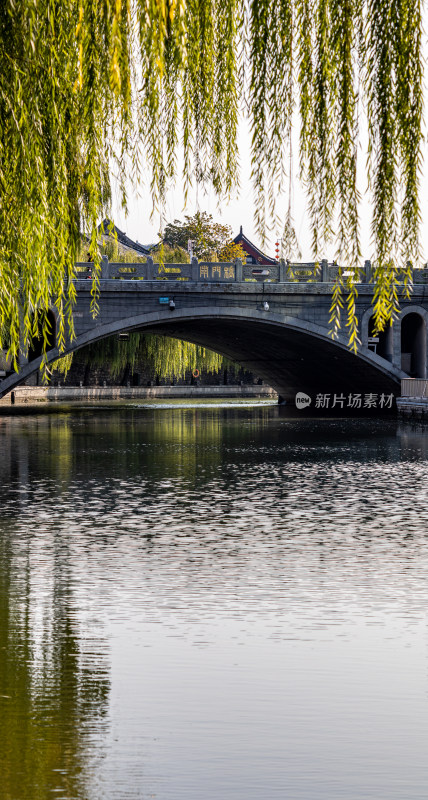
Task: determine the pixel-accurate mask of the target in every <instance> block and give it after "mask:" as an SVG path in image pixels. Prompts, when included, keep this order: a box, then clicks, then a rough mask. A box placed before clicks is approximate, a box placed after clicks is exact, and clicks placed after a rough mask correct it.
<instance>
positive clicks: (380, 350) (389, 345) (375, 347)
mask: <svg viewBox="0 0 428 800" xmlns="http://www.w3.org/2000/svg"><path fill="white" fill-rule="evenodd" d="M368 348H369V350H372V352H373V353H376V355H378V356H380V357H381V358H385V359H386V360H387V361H390V362H391V363H392V354H393V337H392V325H388V326H387V327H386V328H384V330H383V331H378V332H376V324H375V317H374V315H372V316H371V317H370V320H369V328H368Z"/></svg>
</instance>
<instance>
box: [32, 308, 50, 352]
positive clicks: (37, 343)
mask: <svg viewBox="0 0 428 800" xmlns="http://www.w3.org/2000/svg"><path fill="white" fill-rule="evenodd" d="M46 319H47V322H48V330H49V333H48V340H47V343H46V350H47V351H48V350H52V348H53V347H55V345H56V318H55V314H54V312H53V311H52V310H51V309H49V311H48V312H47V314H46ZM42 352H43V336H42V321H41V320H40V319H39V324H38V332H37V335H36V336H33V338H32V339H31V343H30V347H29V349H28V360H29V361H34V359H35V358H39V356H41V355H42Z"/></svg>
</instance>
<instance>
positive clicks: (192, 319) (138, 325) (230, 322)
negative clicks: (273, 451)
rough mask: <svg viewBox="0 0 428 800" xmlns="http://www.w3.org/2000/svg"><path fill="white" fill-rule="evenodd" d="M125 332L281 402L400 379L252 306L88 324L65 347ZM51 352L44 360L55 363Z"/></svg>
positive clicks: (315, 329) (308, 327)
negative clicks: (157, 336)
mask: <svg viewBox="0 0 428 800" xmlns="http://www.w3.org/2000/svg"><path fill="white" fill-rule="evenodd" d="M125 331H141V332H142V333H144V332H146V333H149V332H150V333H163V334H165V335H168V336H173V337H175V338H180V339H186V340H187V341H190V342H194V343H195V344H200V345H203V346H205V347H209V348H210V349H212V350H215V351H217V352H219V353H221V354H223V355H225V356H227V357H228V358H231V359H233V360H235V361H237V362H238V363H241V364H242V365H243V366H244V367H246V368H247V369H249V370H251V371H252V372H254V373H255V374H257V375H259V376H260V377H261V378H263V379H264V380H265V381H266V382H267V383H269V384H270V385H271V386H273V387H274V388H275V389H276V390H277V391H278V392H279V394H280V395H281V396H282V397H284V398H286V399H289V400H291V399H294V395H295V393H296V392H298V391H303V392H306V393H307V394H309V395H311V396H313V395H314V394H316V393H326V394H342V393H343V394H346V393H349V392H373V393H376V392H394V393H395V394H397V393H398V392H399V382H400V379H401V377H404V376H403V373H402V372H401V370H400V369H398V368H397V367H394V366H393V365H392V364H391V363H389V362H388V361H386V360H385V359H384V358H382V357H380V356H379V355H378V354H376V353H373V352H371V351H370V349H369V348H368V347H367V346H362V347H361V348H360V350H359V352H358V354H357V355H355V354H354V353H352V352H350V350H349V348H348V343H347V340H346V338H345V337H344V336H340V337H339V338H338V339H336V340H332V339H331V337H330V336H329V334H328V330H327V329H325V328H323V327H321V326H319V325H316V324H314V323H311V322H308V321H306V320H301V319H298V318H296V317H293V316H292V315H290V314H286V313H276V312H273V311H264V310H263V309H259V308H254V307H253V308H244V307H242V306H236V307H232V308H231V306H230V305H225V306H224V307H222V306H221V305H205V306H199V307H195V306H194V305H192V306H188V307H186V306H185V305H183V306H180V307H176V308H175V310H174V311H171V310H170V309H169V308H159V309H157V310H156V311H150V312H147V311H145V312H142V313H139V314H134V315H132V316H128V317H122V318H119V317H118V318H117V319H116V320H114V321H110V322H108V323H105V324H97V320H94V325H93V327H91V328H90V329H88V330H86V331H85V332H83V333H81V334H80V335H79V336H78V337H77V338H76V339H75V340H74V341H73V342H72V343H70V344H69V346H68V348H67V350H66V352H73V351H74V350H78V349H80V348H82V347H84V346H85V345H87V344H90V343H91V342H95V341H98V340H100V339H103V338H105V337H107V336H111V335H113V334H118V333H121V332H125ZM58 356H59V353H58V350H57V349H56V348H53V349H52V350H51V351H50V352H49V358H50V359H51V360H54V359H56V358H58ZM40 361H41V359H40V358H36V359H34V361H32V362H31V363H29V364H27V365H25V367H23V369H22V370H21V372H20V373H19V374H18V375H16V376H10V377H9V378H7V379H5V380H4V381H3V382H2V384H1V385H0V392H1V394H5V393H6V392H7V391H9V390H10V389H12V388H13V387H14V386H16V385H18V384H19V383H21V382H22V381H24V380H25V379H26V378H27V377H29V375H30V374H31V373H32V372H34V371H35V370H37V369H38V366H39V364H40Z"/></svg>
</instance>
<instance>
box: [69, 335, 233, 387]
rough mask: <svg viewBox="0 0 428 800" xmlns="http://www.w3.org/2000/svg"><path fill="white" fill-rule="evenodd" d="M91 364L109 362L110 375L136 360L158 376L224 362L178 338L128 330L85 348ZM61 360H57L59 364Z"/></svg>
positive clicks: (178, 374) (214, 368)
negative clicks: (119, 335)
mask: <svg viewBox="0 0 428 800" xmlns="http://www.w3.org/2000/svg"><path fill="white" fill-rule="evenodd" d="M85 350H86V353H87V359H88V361H89V362H90V363H91V364H93V365H98V366H106V365H107V366H108V368H109V370H110V373H111V375H112V377H113V378H118V377H119V376H120V374H121V373H122V372H123V371H124V369H125V368H126V367H129V368H130V371H131V372H133V371H134V369H135V366H136V365H137V364H138V363H144V364H146V365H147V366H148V367H150V368H151V369H152V370H153V372H154V373H155V374H156V375H158V376H159V377H160V378H167V379H168V378H184V377H185V375H186V373H188V372H189V371H190V370H192V371H193V370H195V369H199V370H200V371H201V370H206V371H207V372H211V373H217V372H219V371H220V369H221V367H222V365H223V358H222V356H220V355H218V354H217V353H213V352H212V351H211V350H206V349H205V347H199V346H198V345H196V344H191V343H190V342H184V341H182V340H181V339H172V338H171V337H167V336H157V335H156V334H147V335H143V334H140V333H130V334H129V337H128V338H127V339H125V338H118V337H117V336H110V337H109V338H107V339H103V340H101V341H100V342H95V343H94V344H91V345H89V346H88V347H87V348H85ZM61 361H62V359H61V360H60V361H58V362H57V366H58V367H59V366H60V364H61Z"/></svg>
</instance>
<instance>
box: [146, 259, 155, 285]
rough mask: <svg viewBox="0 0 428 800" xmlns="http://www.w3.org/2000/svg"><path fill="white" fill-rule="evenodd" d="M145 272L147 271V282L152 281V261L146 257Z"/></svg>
mask: <svg viewBox="0 0 428 800" xmlns="http://www.w3.org/2000/svg"><path fill="white" fill-rule="evenodd" d="M146 271H147V280H148V281H152V280H154V275H153V272H154V270H153V259H152V257H151V256H147V261H146Z"/></svg>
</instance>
